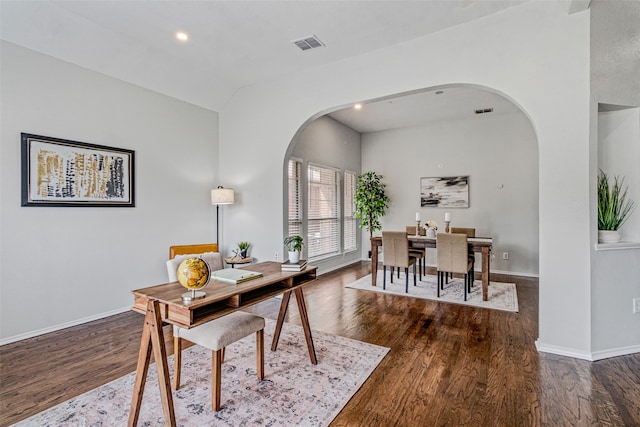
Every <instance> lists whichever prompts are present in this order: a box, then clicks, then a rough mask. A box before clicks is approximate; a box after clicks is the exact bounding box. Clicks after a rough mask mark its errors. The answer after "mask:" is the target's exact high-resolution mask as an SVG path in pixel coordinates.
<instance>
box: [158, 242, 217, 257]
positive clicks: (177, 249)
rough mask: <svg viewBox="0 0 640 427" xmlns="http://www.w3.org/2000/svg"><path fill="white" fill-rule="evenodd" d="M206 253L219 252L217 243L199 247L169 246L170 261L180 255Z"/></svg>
mask: <svg viewBox="0 0 640 427" xmlns="http://www.w3.org/2000/svg"><path fill="white" fill-rule="evenodd" d="M205 252H218V244H217V243H202V244H199V245H177V246H169V259H173V258H175V257H176V256H178V255H189V254H203V253H205Z"/></svg>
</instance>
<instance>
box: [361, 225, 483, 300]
mask: <svg viewBox="0 0 640 427" xmlns="http://www.w3.org/2000/svg"><path fill="white" fill-rule="evenodd" d="M407 237H408V239H409V244H410V246H411V247H414V248H436V239H435V238H434V237H426V236H413V235H408V236H407ZM467 242H468V244H469V253H476V252H479V253H481V254H482V300H483V301H488V300H489V279H490V274H491V273H490V270H491V266H490V264H491V248H492V246H493V238H491V237H469V238H468V239H467ZM381 247H382V237H380V236H374V237H372V238H371V286H376V281H377V276H378V274H377V273H378V250H379V248H381Z"/></svg>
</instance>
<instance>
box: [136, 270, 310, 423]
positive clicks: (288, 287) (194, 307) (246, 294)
mask: <svg viewBox="0 0 640 427" xmlns="http://www.w3.org/2000/svg"><path fill="white" fill-rule="evenodd" d="M250 267H251V271H259V272H261V273H263V274H264V276H263V277H260V278H257V279H253V280H249V281H247V282H244V283H240V284H238V285H232V284H228V283H224V282H219V281H216V280H212V281H211V282H210V283H209V284H208V285H207V286H206V287H205V288H203V291H204V292H206V294H207V295H206V296H205V297H204V298H202V299H198V300H195V301H194V302H192V303H190V304H184V303H183V302H182V298H181V295H182V294H183V293H184V292H185V288H183V287H182V286H181V285H180V283H178V282H173V283H166V284H163V285H157V286H151V287H148V288H143V289H137V290H135V291H132V292H133V296H134V305H133V308H132V310H133V311H136V312H138V313H141V314H144V315H145V320H144V326H143V328H142V339H141V341H140V352H139V353H138V367H137V369H136V379H135V383H134V388H133V396H132V398H131V410H130V412H129V422H128V425H129V426H135V425H137V423H138V417H139V415H140V405H141V403H142V395H143V393H144V387H145V383H146V379H147V372H148V371H149V364H150V360H151V352H152V351H153V355H154V360H155V362H156V368H157V370H158V384H159V386H160V397H161V399H162V409H163V412H164V419H165V422H166V424H167V425H171V426H175V425H176V419H175V413H174V409H173V396H172V394H171V383H170V378H169V367H168V364H167V352H166V348H165V345H164V335H163V331H162V324H163V323H170V324H172V325H177V326H180V327H182V328H192V327H194V326H198V325H201V324H203V323H206V322H208V321H210V320H213V319H217V318H219V317H222V316H224V315H225V314H229V313H232V312H234V311H237V310H240V309H242V308H244V307H248V306H250V305H253V304H256V303H258V302H260V301H264V300H267V299H269V298H272V297H274V296H276V295H279V294H283V296H282V302H281V303H280V311H279V313H278V320H277V322H276V329H275V332H274V334H273V341H272V343H271V350H272V351H275V350H276V348H277V346H278V340H279V339H280V332H281V331H282V325H283V323H284V317H285V315H286V313H287V308H288V307H289V299H290V298H291V293H292V292H293V293H295V295H296V302H297V304H298V311H299V313H300V321H301V323H302V328H303V330H304V335H305V338H306V341H307V348H308V350H309V358H310V359H311V363H312V364H314V365H316V364H317V363H318V361H317V359H316V352H315V348H314V346H313V338H312V337H311V328H310V327H309V316H308V314H307V307H306V304H305V302H304V295H303V293H302V286H303V285H305V284H306V283H308V282H310V281H313V280H315V279H316V270H317V267H311V266H307V268H306V270H304V271H300V272H282V271H280V263H278V262H262V263H258V264H253V265H251V266H250Z"/></svg>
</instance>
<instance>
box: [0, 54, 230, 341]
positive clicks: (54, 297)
mask: <svg viewBox="0 0 640 427" xmlns="http://www.w3.org/2000/svg"><path fill="white" fill-rule="evenodd" d="M1 55H2V57H1V66H2V69H1V80H0V85H1V87H0V88H1V91H2V117H1V122H0V124H1V128H2V130H1V134H0V136H1V145H0V153H1V157H0V162H1V163H0V165H1V172H0V177H1V184H0V189H1V197H0V202H1V207H2V209H1V214H2V216H1V218H0V230H1V242H0V254H1V257H0V262H1V266H0V280H1V281H0V312H1V314H0V323H1V325H0V328H1V329H0V340H2V341H4V342H8V341H12V340H15V339H17V338H24V337H26V336H29V335H32V334H33V333H36V332H43V331H46V330H51V329H55V328H57V327H60V326H65V325H71V324H74V323H77V322H80V321H83V320H88V319H93V318H96V317H100V316H103V315H105V314H110V313H114V312H117V311H123V310H128V309H129V308H130V307H131V305H132V302H133V300H132V296H131V290H132V289H136V288H141V287H145V286H150V285H154V284H158V283H164V282H166V269H165V265H164V262H165V260H166V259H167V257H168V251H169V249H168V248H169V246H170V245H171V244H185V243H198V242H211V241H213V240H214V239H215V230H214V228H215V217H214V210H213V207H212V206H211V205H210V196H209V194H210V193H209V192H210V189H211V188H213V186H214V184H216V183H215V177H216V176H217V152H218V117H217V113H215V112H213V111H208V110H205V109H202V108H199V107H195V106H193V105H190V104H187V103H184V102H181V101H178V100H176V99H173V98H169V97H166V96H163V95H159V94H157V93H154V92H151V91H148V90H145V89H141V88H139V87H136V86H133V85H130V84H127V83H123V82H121V81H118V80H115V79H112V78H109V77H106V76H104V75H102V74H98V73H95V72H92V71H88V70H86V69H83V68H80V67H77V66H75V65H71V64H69V63H66V62H63V61H59V60H56V59H53V58H51V57H48V56H45V55H42V54H39V53H36V52H34V51H31V50H27V49H24V48H21V47H18V46H16V45H13V44H11V43H7V42H2V45H1ZM21 132H27V133H34V134H39V135H46V136H51V137H57V138H63V139H70V140H74V141H82V142H88V143H93V144H100V145H107V146H114V147H122V148H127V149H133V150H135V153H136V165H135V166H136V177H135V183H136V207H135V208H86V207H85V208H53V207H21V206H20V133H21ZM141 321H142V317H141Z"/></svg>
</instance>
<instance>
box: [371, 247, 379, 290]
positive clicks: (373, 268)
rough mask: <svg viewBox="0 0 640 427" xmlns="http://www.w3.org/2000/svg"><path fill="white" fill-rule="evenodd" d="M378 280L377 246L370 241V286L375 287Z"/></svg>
mask: <svg viewBox="0 0 640 427" xmlns="http://www.w3.org/2000/svg"><path fill="white" fill-rule="evenodd" d="M377 280H378V245H376V244H374V243H373V240H372V241H371V286H375V285H376V282H377Z"/></svg>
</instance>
